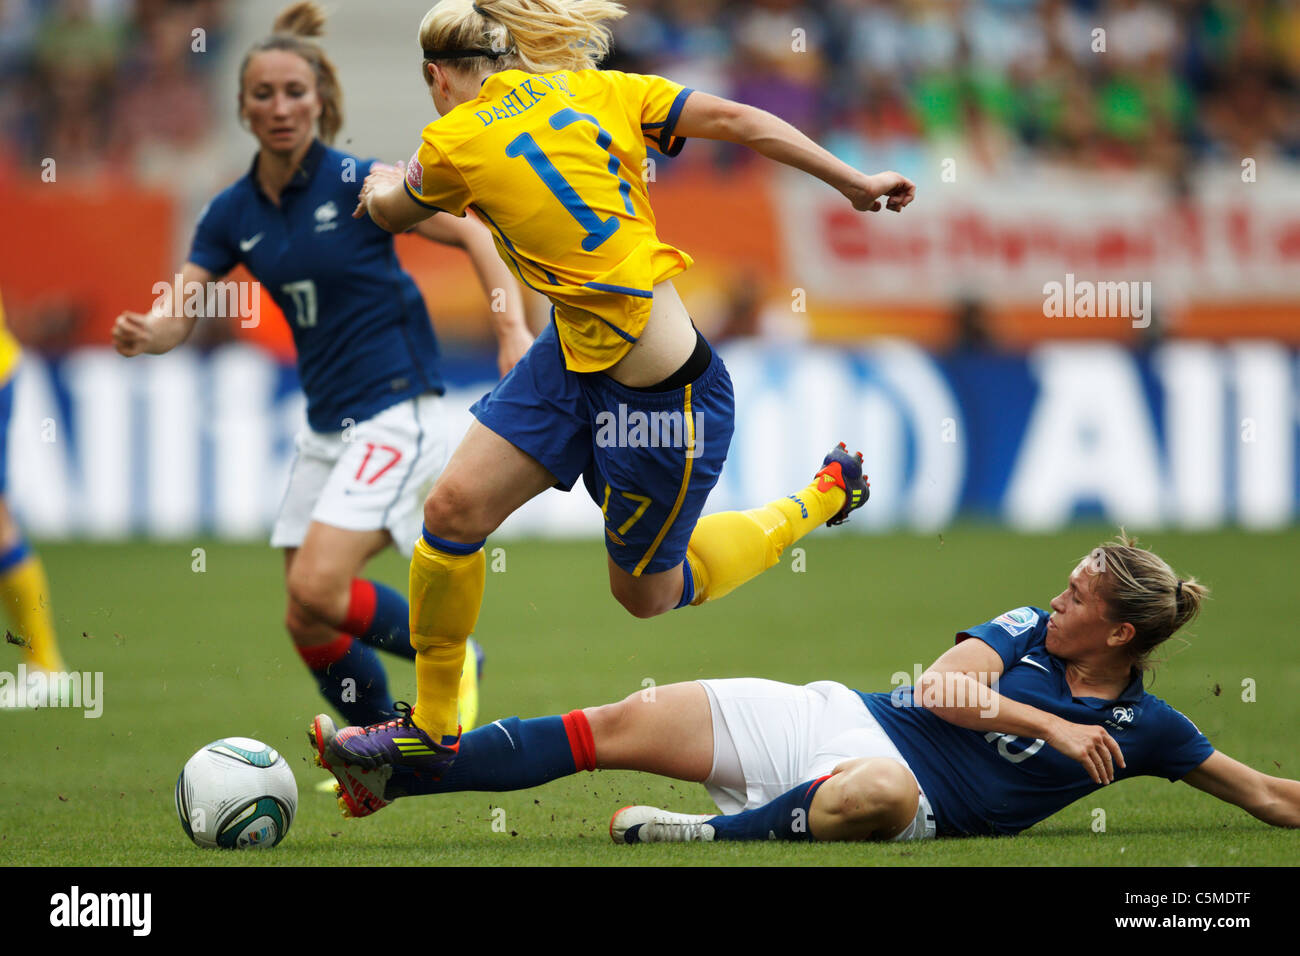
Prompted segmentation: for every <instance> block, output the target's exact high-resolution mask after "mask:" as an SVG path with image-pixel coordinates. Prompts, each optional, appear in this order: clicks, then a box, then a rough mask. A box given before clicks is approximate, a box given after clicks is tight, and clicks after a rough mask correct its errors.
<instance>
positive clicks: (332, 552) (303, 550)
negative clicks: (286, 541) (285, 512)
mask: <svg viewBox="0 0 1300 956" xmlns="http://www.w3.org/2000/svg"><path fill="white" fill-rule="evenodd" d="M391 543H392V538H391V536H390V535H389V533H388V532H387V531H348V530H345V529H343V528H336V527H333V526H332V525H327V524H322V523H320V522H318V521H313V522H312V523H311V524H310V525H309V526H308V528H307V534H306V535H305V536H304V537H303V542H302V546H301V547H297V548H285V549H284V580H285V589H286V591H287V592H288V598H289V602H288V604H289V606H288V609H287V611H286V614H285V627H286V628H287V629H288V631H289V636H290V637H292V638H293V642H294V644H295V645H296V646H298V647H319V646H320V645H322V644H328V643H329V642H331V641H333V640H335V639H337V638H338V636H339V629H340V627H342V625H343V623H344V621H345V620H346V618H347V615H348V605H349V603H350V600H351V590H352V581H353V579H355V578H356V577H357V576H358V575H359V574H360V573H361V570H362V568H364V567H365V565H366V562H367V561H369V560H370V559H371V558H372V557H374V556H375V555H376V554H378V553H379V552H381V551H383V550H384V549H385V548H386V547H388V546H389V545H390V544H391Z"/></svg>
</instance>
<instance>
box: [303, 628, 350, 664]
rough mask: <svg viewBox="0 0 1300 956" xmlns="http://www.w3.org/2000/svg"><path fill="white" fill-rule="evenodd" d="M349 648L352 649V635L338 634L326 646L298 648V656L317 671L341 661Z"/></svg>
mask: <svg viewBox="0 0 1300 956" xmlns="http://www.w3.org/2000/svg"><path fill="white" fill-rule="evenodd" d="M350 647H352V635H351V634H340V635H339V636H338V637H336V638H335V639H334V640H332V641H330V642H329V643H328V644H318V645H317V646H316V647H300V648H298V656H300V657H301V658H302V660H303V663H304V664H306V665H307V666H308V667H310V668H311V669H312V670H314V671H318V670H321V669H322V668H325V667H329V666H330V665H331V664H333V663H334V662H335V661H338V660H342V658H343V655H344V654H346V653H347V652H348V649H349V648H350Z"/></svg>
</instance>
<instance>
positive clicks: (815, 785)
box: [803, 773, 831, 800]
mask: <svg viewBox="0 0 1300 956" xmlns="http://www.w3.org/2000/svg"><path fill="white" fill-rule="evenodd" d="M830 778H831V774H829V773H828V774H827V775H826V776H824V777H818V778H817V779H816V780H814V781H813V782H812V783H810V784H808V789H807V790H805V791H804V793H803V798H804V799H805V800H807V799H808V798H809V797H811V796H813V795H814V794H816V792H817V791H818V790H820V789H821V785H822V784H824V783H825V782H826V781H827V780H829V779H830Z"/></svg>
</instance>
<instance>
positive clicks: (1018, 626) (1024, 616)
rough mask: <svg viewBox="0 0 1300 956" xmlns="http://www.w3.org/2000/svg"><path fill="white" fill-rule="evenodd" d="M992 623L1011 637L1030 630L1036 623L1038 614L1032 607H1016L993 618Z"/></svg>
mask: <svg viewBox="0 0 1300 956" xmlns="http://www.w3.org/2000/svg"><path fill="white" fill-rule="evenodd" d="M993 623H994V624H996V625H997V626H998V627H1000V628H1002V630H1004V631H1006V632H1007V633H1008V634H1010V635H1011V636H1012V637H1019V636H1020V635H1021V634H1025V633H1027V632H1028V631H1032V630H1033V629H1034V627H1035V625H1037V624H1038V614H1037V612H1035V611H1034V609H1033V608H1032V607H1018V608H1016V609H1015V610H1014V611H1007V613H1006V614H1002V615H999V616H998V617H996V618H994V619H993Z"/></svg>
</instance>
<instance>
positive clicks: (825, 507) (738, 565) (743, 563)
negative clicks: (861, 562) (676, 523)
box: [686, 481, 844, 604]
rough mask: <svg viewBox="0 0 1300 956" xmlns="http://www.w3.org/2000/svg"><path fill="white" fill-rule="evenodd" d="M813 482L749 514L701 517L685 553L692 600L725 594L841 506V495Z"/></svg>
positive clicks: (758, 572) (754, 573)
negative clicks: (690, 576) (692, 578)
mask: <svg viewBox="0 0 1300 956" xmlns="http://www.w3.org/2000/svg"><path fill="white" fill-rule="evenodd" d="M822 484H826V482H824V481H814V482H813V483H812V484H810V485H809V486H808V487H807V488H804V489H803V490H802V491H800V492H797V493H796V494H793V495H790V496H789V497H788V498H778V499H777V500H776V501H772V502H769V503H768V504H766V505H764V506H763V507H761V508H751V509H750V510H749V511H723V512H721V513H720V514H716V515H708V516H707V517H704V518H701V519H700V520H699V522H698V523H697V524H696V525H695V531H694V532H692V534H691V541H690V544H689V545H688V546H687V549H686V564H687V569H688V570H689V571H690V573H691V574H692V575H693V577H694V581H695V598H694V599H693V600H692V601H691V603H692V604H703V603H704V602H705V601H713V600H716V599H717V598H720V597H722V596H723V595H724V594H729V593H730V592H732V591H734V590H735V589H736V588H738V587H740V586H741V585H742V584H744V583H745V582H746V581H748V580H750V579H751V578H756V577H758V576H759V575H760V574H762V573H763V572H764V571H766V570H767V569H768V568H770V567H772V566H773V565H774V564H776V563H777V561H779V560H780V558H781V552H783V551H784V550H785V549H786V548H788V547H789V546H790V545H791V544H793V543H794V542H796V541H798V540H799V539H800V538H802V537H803V536H804V535H806V534H807V533H808V532H809V531H811V530H812V529H813V528H815V527H817V526H818V525H820V524H825V523H826V522H827V521H829V520H830V519H831V518H832V517H834V516H835V514H836V513H837V512H839V510H840V509H841V508H843V507H844V491H843V490H842V489H840V488H837V487H835V486H833V485H831V486H830V487H828V488H827V489H826V490H825V491H822V490H820V488H819V485H822Z"/></svg>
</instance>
